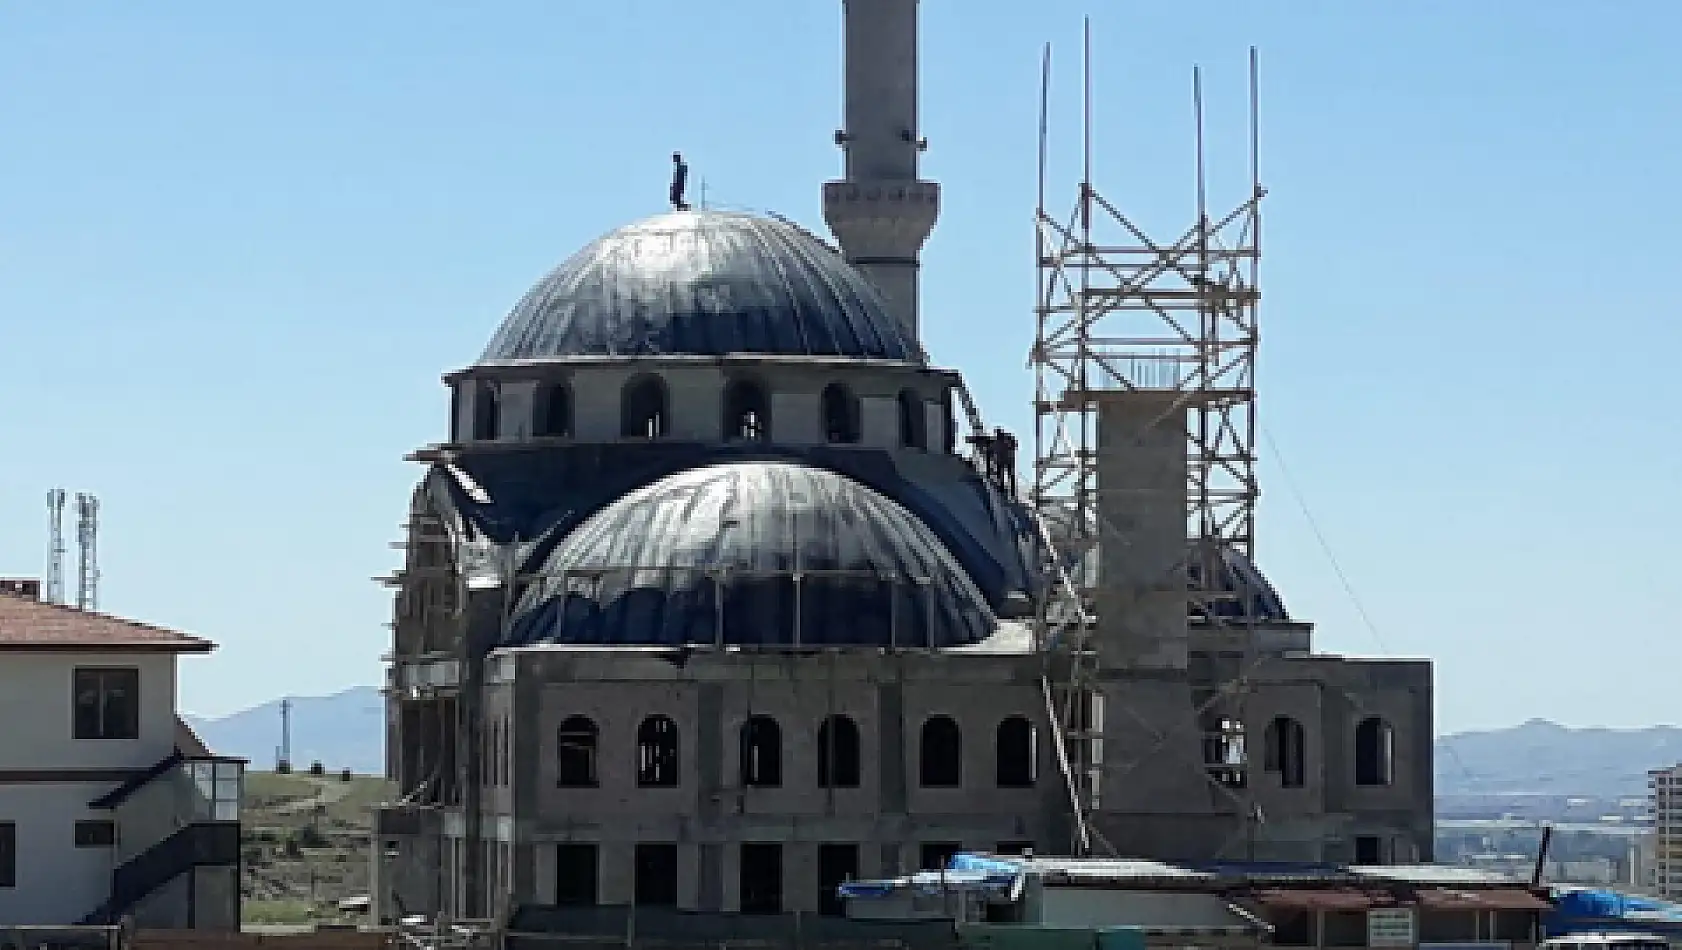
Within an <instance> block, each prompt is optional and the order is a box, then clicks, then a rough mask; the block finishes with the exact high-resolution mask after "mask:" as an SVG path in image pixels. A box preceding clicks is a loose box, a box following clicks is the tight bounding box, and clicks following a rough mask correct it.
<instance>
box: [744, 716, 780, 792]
mask: <svg viewBox="0 0 1682 950" xmlns="http://www.w3.org/2000/svg"><path fill="white" fill-rule="evenodd" d="M741 766H742V786H743V787H744V788H776V787H778V786H779V785H781V784H783V730H782V727H780V726H778V725H777V720H775V719H772V718H771V717H770V716H749V717H748V720H747V722H744V723H742V762H741Z"/></svg>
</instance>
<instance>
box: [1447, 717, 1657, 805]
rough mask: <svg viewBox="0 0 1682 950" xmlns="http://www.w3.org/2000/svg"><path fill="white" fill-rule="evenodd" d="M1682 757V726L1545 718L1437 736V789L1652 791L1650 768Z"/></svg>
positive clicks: (1590, 793)
mask: <svg viewBox="0 0 1682 950" xmlns="http://www.w3.org/2000/svg"><path fill="white" fill-rule="evenodd" d="M1679 762H1682V728H1677V727H1676V726H1652V727H1649V728H1646V729H1571V728H1568V727H1565V726H1561V725H1558V724H1556V723H1552V722H1547V721H1546V720H1542V719H1532V720H1530V721H1529V722H1527V723H1524V724H1523V725H1518V726H1512V727H1509V728H1506V729H1492V730H1490V731H1487V732H1462V733H1459V734H1457V735H1450V736H1444V737H1442V738H1440V739H1438V740H1437V750H1436V773H1437V795H1438V796H1439V797H1441V796H1444V795H1532V794H1534V795H1564V796H1582V797H1596V798H1623V797H1632V796H1644V795H1646V794H1647V770H1648V769H1656V768H1664V767H1665V766H1669V765H1675V764H1677V763H1679Z"/></svg>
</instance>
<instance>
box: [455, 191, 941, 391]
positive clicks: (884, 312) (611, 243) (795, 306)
mask: <svg viewBox="0 0 1682 950" xmlns="http://www.w3.org/2000/svg"><path fill="white" fill-rule="evenodd" d="M730 353H753V354H766V355H778V356H843V357H857V358H874V359H887V360H907V361H921V359H922V357H921V355H920V352H919V350H918V347H917V345H916V342H915V341H914V340H912V339H910V338H909V337H907V336H906V334H905V331H904V330H903V329H902V328H901V325H900V323H899V321H898V320H896V319H895V318H894V317H893V315H892V314H891V313H890V312H889V311H888V308H887V305H886V304H885V303H884V302H883V299H882V297H881V295H880V294H879V293H878V292H877V291H876V289H875V288H874V287H873V286H872V285H871V284H870V283H869V282H867V281H866V280H865V279H864V277H863V276H861V275H860V274H859V273H858V271H856V270H854V269H853V268H852V266H851V265H849V264H848V263H847V262H846V261H845V260H843V259H842V258H841V255H839V254H837V253H836V252H835V251H834V250H832V249H830V248H829V247H828V246H827V245H825V244H824V243H823V242H821V241H819V240H818V239H817V238H816V237H814V236H813V235H812V234H811V233H809V232H807V231H805V230H803V229H801V228H800V227H798V226H796V225H793V224H790V223H788V222H785V221H781V220H775V219H767V218H760V217H756V216H754V215H749V214H741V213H737V212H725V211H677V212H672V213H669V214H662V215H658V216H656V217H653V218H648V219H646V220H644V221H639V222H637V223H635V224H631V225H628V226H626V227H623V228H620V229H619V230H617V231H613V232H611V233H609V234H607V235H605V236H603V237H601V238H598V239H596V240H595V241H593V242H592V243H590V244H589V245H587V246H586V247H585V248H584V249H583V250H581V251H579V252H578V253H577V254H574V255H573V256H572V257H571V258H569V259H568V260H567V261H566V262H565V263H563V264H561V266H560V267H557V268H556V269H555V270H554V271H552V272H550V274H549V275H548V276H547V277H545V278H543V279H542V280H541V281H539V282H538V283H537V286H535V287H533V288H532V289H531V291H530V292H528V293H527V294H526V296H525V297H524V298H523V299H521V300H520V302H519V303H518V304H516V305H515V307H514V309H513V311H512V312H511V313H509V314H508V317H507V319H505V320H504V321H503V322H502V326H501V327H500V328H499V329H498V330H497V332H496V336H495V337H493V338H492V339H491V342H490V346H488V347H486V348H485V353H484V356H482V357H481V358H480V362H481V363H498V362H507V361H515V360H532V359H555V358H566V357H574V356H653V355H660V354H681V355H700V356H721V355H725V354H730Z"/></svg>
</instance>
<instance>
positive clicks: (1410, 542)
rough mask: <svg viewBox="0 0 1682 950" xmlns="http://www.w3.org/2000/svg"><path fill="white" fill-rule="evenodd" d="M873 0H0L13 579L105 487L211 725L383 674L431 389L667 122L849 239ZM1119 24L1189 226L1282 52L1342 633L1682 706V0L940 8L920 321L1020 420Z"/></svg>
mask: <svg viewBox="0 0 1682 950" xmlns="http://www.w3.org/2000/svg"><path fill="white" fill-rule="evenodd" d="M840 8H841V4H840V2H839V0H798V2H791V0H732V2H730V3H723V4H721V3H703V2H693V0H691V2H681V0H617V2H613V3H602V4H586V3H573V2H559V0H499V2H495V3H486V4H472V5H467V4H443V3H437V4H423V3H415V2H412V0H360V2H357V3H339V2H327V0H308V2H305V0H289V2H285V3H274V2H271V3H262V4H258V3H239V4H233V3H226V2H221V0H175V2H168V3H163V2H158V3H145V4H135V3H128V2H118V0H100V2H96V0H87V2H80V3H63V2H26V0H0V130H3V132H0V134H3V140H0V141H3V144H0V329H3V331H4V332H3V334H0V400H3V404H4V405H5V407H6V409H5V418H6V422H5V426H6V438H5V442H4V446H5V447H4V448H3V449H0V461H3V464H0V529H3V530H0V573H10V574H37V573H39V572H40V571H41V569H42V563H43V548H44V536H45V528H44V523H45V515H44V511H43V492H44V491H45V490H46V489H47V488H48V487H50V486H53V485H62V486H65V487H68V488H70V489H72V490H77V489H89V490H93V491H95V492H97V493H98V494H99V495H100V497H101V498H102V500H103V503H104V514H105V519H104V523H103V527H104V541H103V551H102V563H103V566H104V573H105V577H104V586H103V598H102V606H103V607H104V608H106V609H108V610H110V611H113V612H116V613H119V614H124V615H130V616H134V617H138V618H143V619H146V620H150V621H154V622H158V623H163V624H169V625H174V626H178V627H180V628H182V629H185V630H188V631H192V632H195V633H199V634H202V635H205V636H208V637H211V638H213V639H215V640H217V641H219V642H220V643H221V644H222V648H221V650H220V651H219V652H218V653H217V654H216V655H214V657H212V658H210V659H201V660H193V661H190V662H187V663H186V664H184V666H185V671H184V674H183V682H182V696H183V702H184V704H185V706H186V707H187V708H188V709H190V710H192V711H195V712H200V713H211V714H215V713H222V712H227V711H231V710H234V709H237V708H241V707H244V706H248V705H252V704H254V703H256V702H259V701H261V700H264V699H267V698H270V697H273V696H275V695H278V694H281V693H283V692H290V693H297V694H309V693H318V692H325V691H330V690H335V689H338V688H341V687H344V686H348V685H351V684H356V683H372V682H375V681H376V677H377V676H378V673H379V665H378V661H377V657H378V655H379V654H380V652H381V650H382V649H383V647H384V645H385V643H386V632H385V630H384V629H383V628H382V626H381V624H382V623H383V622H384V621H385V620H386V619H387V616H388V611H389V598H388V596H387V594H386V593H385V592H384V591H382V590H381V589H380V588H378V587H376V586H375V585H374V584H373V583H372V582H370V580H369V578H371V577H373V576H375V575H378V574H383V573H385V572H387V571H389V570H390V569H391V568H392V567H393V566H394V565H395V564H396V562H397V553H396V552H394V551H392V550H391V549H390V548H389V547H388V542H390V541H392V540H393V539H395V538H397V536H398V525H399V522H400V521H401V520H402V518H403V515H404V508H405V503H406V499H407V495H408V490H409V487H410V485H411V483H412V482H413V480H414V479H415V478H416V477H417V475H418V474H419V470H418V469H417V468H416V467H414V466H411V465H408V464H405V463H404V462H403V461H402V455H403V453H404V452H405V451H406V450H407V449H410V448H413V447H415V446H418V445H420V444H422V443H425V442H427V441H429V440H433V439H436V438H438V437H439V436H441V435H442V434H443V433H444V431H445V429H444V423H445V420H444V412H445V407H446V397H445V392H444V389H443V387H442V386H441V385H440V382H439V374H440V373H442V372H444V371H447V370H450V369H454V368H458V367H460V366H463V365H465V364H467V363H469V362H471V361H472V360H473V359H474V358H475V357H476V356H477V355H478V353H479V350H480V348H481V347H482V346H483V344H484V342H485V340H487V339H488V338H489V336H490V334H491V332H492V331H493V329H494V328H495V326H496V324H497V322H498V320H499V319H500V317H501V315H502V314H503V312H504V311H505V310H506V308H507V307H508V306H510V305H511V304H512V303H513V301H514V300H515V299H516V298H518V297H519V295H520V294H521V293H522V292H523V291H524V289H525V288H526V287H527V286H528V285H529V284H531V283H532V282H533V281H535V280H536V279H537V278H538V277H539V276H540V275H541V274H542V273H543V272H544V271H546V270H547V269H548V268H550V267H551V266H553V265H554V264H555V263H557V262H558V261H560V260H561V259H563V258H564V257H566V256H567V255H568V253H569V252H570V251H572V250H573V249H575V248H576V247H578V246H579V245H580V244H582V243H583V242H585V241H586V240H588V239H589V238H591V237H593V236H594V235H596V234H598V233H600V232H602V231H605V230H607V229H609V228H611V227H613V226H615V225H617V224H620V223H622V222H625V221H627V220H630V219H634V218H637V217H640V216H643V215H646V214H649V213H653V212H657V211H659V210H661V208H662V203H663V200H664V191H665V186H666V177H667V169H668V161H669V159H668V155H669V153H670V152H671V151H672V150H673V149H682V150H683V151H684V153H685V154H686V155H688V156H689V157H690V160H691V163H692V165H693V167H694V170H695V174H696V175H697V176H699V177H704V178H705V179H706V181H707V184H708V192H709V196H710V197H711V198H713V199H714V200H715V201H720V202H728V203H733V204H738V205H745V206H752V207H757V208H770V209H775V210H778V211H781V212H783V213H786V214H789V215H791V216H793V217H796V218H798V219H800V220H802V221H805V222H806V223H808V224H810V225H812V226H814V227H815V228H819V229H821V227H822V218H821V214H820V211H819V183H820V182H822V181H823V180H824V179H826V178H830V177H834V176H835V175H837V174H838V171H839V167H840V156H839V155H838V153H837V151H836V149H835V147H834V145H833V144H832V142H831V140H830V133H831V131H832V130H833V129H834V128H835V127H836V126H837V125H838V124H839V123H840V73H841V62H840V25H841V24H840V18H841V13H840ZM1089 8H1090V10H1091V11H1092V12H1094V13H1096V14H1097V19H1096V21H1095V36H1096V43H1095V46H1096V49H1097V52H1098V71H1097V77H1096V86H1097V96H1098V106H1099V109H1098V114H1099V122H1100V126H1101V127H1100V129H1099V130H1098V135H1097V148H1098V156H1099V158H1098V174H1097V176H1096V177H1097V182H1098V184H1099V186H1100V188H1101V189H1102V190H1104V191H1105V192H1106V193H1107V194H1109V195H1110V196H1111V197H1113V198H1115V199H1116V200H1118V201H1119V202H1120V203H1121V204H1123V205H1124V206H1125V207H1126V208H1127V209H1128V210H1129V211H1130V212H1132V213H1133V214H1134V215H1135V216H1136V217H1138V218H1139V219H1141V220H1142V221H1143V222H1144V223H1146V224H1147V226H1149V227H1152V228H1154V229H1156V230H1158V231H1163V232H1169V231H1175V232H1177V231H1178V230H1179V229H1181V228H1183V227H1184V226H1186V225H1188V224H1189V223H1190V222H1191V220H1192V205H1191V198H1192V192H1191V173H1190V166H1189V158H1190V154H1191V135H1190V121H1189V113H1190V107H1189V87H1190V69H1191V66H1192V64H1193V63H1197V62H1201V63H1202V64H1204V66H1205V67H1206V70H1207V73H1206V76H1207V84H1208V87H1209V99H1210V105H1209V112H1210V123H1211V135H1212V139H1211V156H1212V173H1213V174H1214V175H1215V176H1216V178H1217V182H1218V183H1219V185H1220V189H1218V190H1217V194H1218V195H1220V196H1222V197H1223V199H1224V198H1230V197H1231V196H1233V195H1234V194H1236V189H1238V188H1241V187H1242V185H1243V174H1244V157H1243V151H1242V139H1243V105H1244V84H1243V80H1244V63H1245V55H1246V52H1245V51H1246V48H1247V47H1248V46H1249V45H1250V44H1256V45H1258V46H1259V47H1260V48H1261V50H1262V67H1263V87H1264V101H1263V112H1264V118H1263V124H1264V127H1263V141H1264V155H1263V176H1264V179H1265V181H1266V184H1267V185H1268V186H1269V187H1270V189H1271V192H1272V194H1271V197H1270V198H1269V206H1268V212H1267V224H1266V233H1265V247H1266V254H1267V258H1266V261H1265V263H1264V267H1263V270H1264V287H1265V291H1266V299H1265V304H1264V313H1263V321H1264V326H1265V331H1264V338H1265V343H1264V355H1263V358H1262V366H1261V385H1262V387H1263V397H1262V413H1263V417H1264V419H1265V424H1266V425H1267V427H1268V428H1269V429H1270V430H1271V431H1272V433H1273V435H1274V436H1275V439H1276V441H1277V448H1278V453H1274V452H1272V451H1269V452H1268V457H1267V458H1266V461H1265V462H1264V463H1263V470H1262V475H1263V479H1264V482H1263V484H1264V490H1265V499H1264V503H1263V513H1262V518H1263V520H1262V525H1261V532H1262V534H1261V539H1260V542H1259V547H1260V552H1261V560H1262V564H1263V567H1264V568H1265V569H1266V570H1267V571H1268V572H1269V573H1270V575H1271V576H1272V577H1273V579H1274V580H1275V581H1276V582H1277V583H1278V585H1279V586H1280V587H1281V588H1282V591H1283V593H1284V595H1285V597H1286V599H1287V601H1288V602H1289V604H1290V606H1291V607H1292V609H1293V610H1294V611H1295V612H1296V613H1297V614H1298V615H1300V616H1302V617H1304V618H1307V619H1312V620H1314V621H1317V622H1318V623H1319V643H1320V645H1321V646H1322V647H1324V648H1327V649H1331V650H1339V651H1345V652H1351V653H1360V654H1371V653H1399V654H1410V655H1430V656H1434V657H1435V658H1436V659H1437V661H1438V664H1439V665H1438V680H1437V681H1438V688H1439V692H1438V710H1439V728H1440V729H1442V730H1456V729H1462V728H1469V727H1478V726H1486V725H1492V724H1504V723H1509V722H1514V721H1518V720H1522V719H1525V718H1529V717H1533V716H1542V717H1550V718H1555V719H1558V720H1561V721H1564V722H1567V723H1573V724H1591V723H1599V724H1613V725H1635V724H1646V723H1652V722H1674V721H1676V720H1678V719H1682V711H1679V710H1678V708H1677V699H1676V691H1675V682H1676V671H1677V670H1678V669H1682V637H1677V636H1675V633H1676V632H1677V620H1676V615H1675V610H1674V604H1675V602H1676V597H1677V594H1678V593H1679V590H1682V582H1679V581H1678V577H1679V576H1682V573H1679V568H1682V563H1679V559H1678V555H1677V553H1676V551H1677V548H1676V541H1675V539H1676V537H1677V535H1678V534H1682V517H1679V515H1678V514H1677V511H1678V507H1677V505H1676V504H1675V502H1674V500H1673V499H1672V497H1671V496H1673V494H1674V492H1675V491H1676V489H1677V488H1678V486H1679V485H1682V454H1679V451H1682V450H1679V449H1678V447H1677V440H1676V439H1675V437H1674V434H1675V432H1676V431H1677V429H1678V424H1677V422H1676V418H1677V416H1676V409H1675V408H1674V407H1675V392H1674V387H1675V384H1676V373H1675V369H1674V362H1673V354H1674V353H1675V352H1676V351H1677V348H1678V346H1679V345H1682V331H1679V330H1678V329H1677V327H1678V321H1677V319H1676V316H1675V313H1676V306H1677V305H1676V302H1675V294H1674V292H1672V291H1671V290H1670V288H1671V287H1672V285H1673V284H1674V279H1673V278H1674V275H1675V273H1676V263H1675V256H1674V251H1673V248H1672V247H1670V246H1668V245H1667V244H1665V243H1664V242H1665V241H1666V240H1667V239H1673V238H1672V232H1673V230H1674V222H1675V221H1676V220H1678V219H1682V197H1679V191H1678V187H1677V178H1676V169H1677V157H1676V156H1677V155H1678V154H1679V153H1682V118H1679V116H1682V111H1679V109H1682V105H1679V104H1682V65H1679V64H1678V59H1677V55H1676V51H1675V38H1676V36H1678V35H1679V34H1682V5H1678V4H1675V3H1674V2H1667V0H1653V2H1636V0H1621V2H1618V3H1610V4H1605V5H1604V6H1603V8H1602V7H1596V9H1595V10H1594V11H1593V12H1592V13H1591V11H1590V10H1589V9H1588V7H1587V6H1585V5H1584V4H1581V3H1568V2H1563V0H1553V2H1531V3H1518V2H1511V0H1509V2H1496V0H1489V2H1483V3H1464V2H1457V0H1431V2H1415V3H1407V4H1399V3H1331V2H1322V3H1310V2H1296V3H1267V4H1262V3H1254V2H1250V0H1228V2H1216V3H1213V4H1205V5H1203V6H1202V7H1200V8H1199V10H1200V12H1199V13H1195V14H1194V13H1191V12H1184V13H1170V12H1167V11H1168V10H1170V9H1175V10H1177V9H1179V8H1176V7H1173V5H1166V6H1165V5H1162V4H1154V5H1153V4H1146V3H1101V4H1098V3H1090V0H1089V2H1088V4H1086V5H1083V4H1081V3H1077V2H1074V0H1040V2H1036V3H1021V2H1003V0H923V10H924V15H923V22H924V66H923V77H924V85H923V90H924V93H923V107H924V116H925V119H924V125H925V129H924V131H925V132H926V134H927V135H928V137H929V139H930V143H931V144H930V148H929V151H928V153H927V161H926V165H925V168H926V173H927V175H928V176H929V177H932V178H935V179H938V180H940V181H941V182H942V183H943V184H944V187H945V209H944V213H943V216H942V219H941V222H940V224H939V227H938V229H937V231H936V233H935V235H934V237H933V238H932V239H931V241H930V243H929V246H928V249H927V253H926V256H925V258H924V261H925V275H926V277H925V285H924V286H925V292H926V300H925V307H924V319H925V326H926V327H927V340H926V342H927V345H928V347H929V349H930V350H931V352H932V353H933V355H934V356H935V358H936V359H937V360H938V361H939V362H941V363H943V364H947V365H952V366H957V367H960V368H962V369H964V370H965V371H966V372H967V373H968V377H969V379H970V381H971V385H972V387H973V389H974V390H975V391H976V393H977V396H978V398H979V399H980V400H981V403H982V405H983V408H984V411H985V412H986V413H987V414H988V416H989V419H990V421H995V422H998V423H1001V424H1004V425H1006V426H1009V427H1012V428H1015V429H1017V430H1018V431H1020V432H1023V433H1024V434H1025V433H1026V432H1027V431H1028V424H1029V421H1030V419H1029V413H1028V398H1029V395H1030V392H1031V376H1030V375H1029V373H1028V371H1027V370H1026V368H1025V354H1026V351H1027V348H1028V344H1029V342H1030V338H1031V332H1032V318H1031V312H1030V307H1031V302H1032V293H1033V292H1032V286H1033V284H1032V281H1033V277H1032V230H1031V214H1032V204H1033V198H1034V137H1033V129H1034V125H1035V119H1036V114H1035V110H1036V106H1037V100H1038V89H1037V78H1038V70H1039V56H1040V44H1041V43H1042V42H1043V41H1046V40H1050V41H1051V42H1052V43H1053V44H1054V49H1055V56H1056V83H1057V86H1058V90H1057V94H1056V106H1055V110H1054V111H1055V115H1054V120H1055V136H1056V139H1057V141H1056V143H1055V144H1056V147H1057V148H1058V149H1059V150H1060V152H1061V154H1062V155H1063V156H1064V157H1065V158H1068V157H1072V154H1073V151H1074V146H1075V144H1076V136H1077V128H1076V124H1075V120H1076V116H1077V101H1076V98H1075V93H1076V88H1077V82H1078V49H1079V31H1080V17H1081V15H1082V14H1083V13H1085V12H1088V9H1089ZM1264 11H1265V12H1264ZM1054 186H1055V187H1054V191H1055V193H1056V194H1057V195H1058V198H1059V201H1061V202H1066V201H1067V200H1069V199H1071V198H1072V197H1073V193H1074V191H1073V189H1074V174H1073V170H1072V169H1071V168H1070V167H1069V164H1068V162H1067V161H1063V162H1060V167H1059V169H1058V180H1057V181H1056V182H1055V183H1054ZM1025 441H1027V440H1026V438H1025ZM1281 460H1282V461H1283V463H1284V468H1285V470H1288V472H1289V474H1290V479H1287V478H1286V477H1285V476H1284V474H1283V472H1282V469H1281V466H1280V462H1281ZM1293 483H1294V484H1295V485H1296V486H1297V487H1298V488H1300V490H1301V493H1302V496H1303V498H1304V499H1305V500H1306V502H1307V507H1308V509H1309V510H1310V511H1311V512H1312V513H1313V516H1314V519H1315V520H1316V521H1317V522H1318V524H1319V526H1320V528H1321V529H1322V530H1323V532H1324V534H1325V536H1326V538H1327V539H1328V540H1329V542H1330V545H1331V547H1332V549H1333V551H1334V552H1335V554H1336V559H1337V562H1338V564H1340V565H1341V567H1342V569H1343V571H1344V572H1345V573H1346V574H1347V576H1348V578H1349V580H1350V582H1351V584H1352V586H1353V588H1354V590H1355V592H1356V594H1357V596H1358V599H1359V602H1360V603H1361V604H1363V605H1364V606H1365V608H1366V610H1367V612H1368V613H1369V614H1370V615H1371V617H1372V620H1373V627H1372V628H1371V629H1369V627H1368V626H1367V625H1366V624H1365V623H1364V622H1363V621H1362V619H1361V615H1360V612H1359V610H1357V608H1356V606H1355V602H1354V601H1352V599H1351V598H1350V597H1349V596H1348V595H1347V594H1346V593H1345V591H1344V589H1343V585H1342V584H1341V583H1340V581H1339V578H1338V574H1337V572H1336V571H1335V570H1334V569H1333V567H1332V565H1331V563H1329V562H1328V559H1327V558H1326V556H1325V555H1324V554H1323V553H1322V551H1321V549H1320V546H1319V543H1318V542H1317V541H1316V539H1315V536H1314V532H1313V531H1312V530H1311V527H1310V522H1309V521H1308V519H1307V518H1306V517H1305V515H1304V513H1303V510H1302V508H1301V507H1299V505H1298V503H1297V501H1296V499H1295V497H1294V496H1293V494H1292V492H1291V490H1290V488H1289V485H1290V484H1293ZM1375 630H1376V633H1375V632H1374V631H1375Z"/></svg>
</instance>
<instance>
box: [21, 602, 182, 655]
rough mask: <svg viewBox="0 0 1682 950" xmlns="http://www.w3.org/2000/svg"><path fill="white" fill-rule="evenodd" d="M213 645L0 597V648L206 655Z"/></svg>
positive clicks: (155, 629)
mask: <svg viewBox="0 0 1682 950" xmlns="http://www.w3.org/2000/svg"><path fill="white" fill-rule="evenodd" d="M214 648H215V644H213V643H211V642H210V641H209V640H202V639H200V638H198V637H194V636H189V635H187V634H185V633H180V632H178V631H175V630H167V629H165V628H163V627H154V626H152V625H151V624H146V623H139V622H137V621H134V620H124V619H122V618H121V617H113V616H111V615H109V614H101V613H95V612H93V611H89V610H78V609H76V608H75V607H66V606H64V605H62V604H48V603H43V602H41V601H39V600H35V599H34V598H31V597H19V596H16V595H13V594H0V650H157V651H167V652H171V653H209V652H210V651H211V650H212V649H214Z"/></svg>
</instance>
